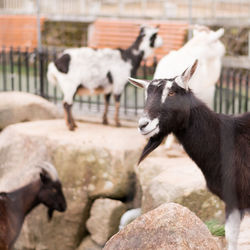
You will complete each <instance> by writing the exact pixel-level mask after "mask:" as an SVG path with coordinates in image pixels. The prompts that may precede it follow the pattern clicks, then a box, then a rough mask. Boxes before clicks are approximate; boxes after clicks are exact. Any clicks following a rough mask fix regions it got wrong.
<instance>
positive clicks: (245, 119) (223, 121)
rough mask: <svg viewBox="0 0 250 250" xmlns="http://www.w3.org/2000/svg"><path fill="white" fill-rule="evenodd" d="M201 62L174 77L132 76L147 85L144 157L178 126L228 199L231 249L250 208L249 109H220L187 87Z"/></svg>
mask: <svg viewBox="0 0 250 250" xmlns="http://www.w3.org/2000/svg"><path fill="white" fill-rule="evenodd" d="M197 63H198V62H197V61H196V62H195V63H194V64H193V66H192V67H190V68H188V69H187V70H186V71H185V72H183V74H182V75H181V76H177V77H175V78H173V79H160V80H153V81H151V82H148V81H143V80H136V79H131V78H130V82H131V83H133V84H134V85H136V86H139V87H144V88H145V89H146V91H147V100H146V104H145V108H144V114H143V116H142V117H141V118H140V120H139V129H140V132H141V134H143V135H144V136H146V137H148V138H149V141H148V143H147V145H146V146H145V148H144V150H143V152H142V155H141V158H140V160H139V162H140V161H142V160H143V159H144V158H145V157H146V156H147V155H148V154H149V153H150V152H152V151H153V150H154V149H155V148H157V147H158V146H159V145H160V144H161V142H162V141H163V139H164V138H165V137H166V136H167V135H168V134H169V133H171V132H173V133H174V135H175V136H176V137H177V138H178V140H179V141H180V143H181V144H182V145H183V147H184V149H185V150H186V152H187V153H188V155H189V156H190V157H191V158H192V159H193V160H194V162H195V163H196V164H197V165H198V167H199V168H200V169H201V171H202V173H203V174H204V176H205V179H206V182H207V186H208V188H209V189H210V191H211V192H213V193H214V194H216V195H217V196H219V197H220V198H221V199H222V200H223V201H224V202H225V204H226V226H225V231H226V238H227V241H228V247H229V248H228V249H230V250H235V249H237V239H238V234H239V226H240V222H241V219H242V216H243V214H244V212H245V211H246V210H247V209H249V208H250V113H246V114H244V115H241V116H227V115H223V114H216V113H215V112H213V111H211V110H210V109H209V108H208V107H207V106H206V105H205V104H204V103H202V102H201V101H200V100H199V99H197V98H196V97H195V96H194V95H193V93H192V91H191V90H190V89H189V88H188V82H189V80H190V78H191V77H192V75H193V74H194V72H195V70H196V67H197Z"/></svg>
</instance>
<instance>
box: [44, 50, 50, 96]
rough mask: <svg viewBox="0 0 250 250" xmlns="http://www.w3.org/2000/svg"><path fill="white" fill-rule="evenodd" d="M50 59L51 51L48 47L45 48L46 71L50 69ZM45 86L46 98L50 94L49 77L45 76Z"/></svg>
mask: <svg viewBox="0 0 250 250" xmlns="http://www.w3.org/2000/svg"><path fill="white" fill-rule="evenodd" d="M48 61H49V51H48V48H46V50H45V58H44V66H45V67H44V73H45V71H46V70H47V69H48ZM45 88H46V98H48V99H49V98H50V94H49V84H48V78H47V77H45Z"/></svg>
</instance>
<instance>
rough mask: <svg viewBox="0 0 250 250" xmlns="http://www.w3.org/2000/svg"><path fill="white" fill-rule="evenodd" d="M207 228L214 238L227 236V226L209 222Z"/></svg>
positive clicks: (213, 221) (214, 221)
mask: <svg viewBox="0 0 250 250" xmlns="http://www.w3.org/2000/svg"><path fill="white" fill-rule="evenodd" d="M205 224H206V226H207V227H208V229H209V231H210V232H211V234H212V235H214V236H225V226H224V225H221V224H220V223H219V222H218V221H216V220H209V221H207V222H205Z"/></svg>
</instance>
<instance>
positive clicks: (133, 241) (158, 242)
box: [104, 203, 220, 250]
mask: <svg viewBox="0 0 250 250" xmlns="http://www.w3.org/2000/svg"><path fill="white" fill-rule="evenodd" d="M117 249H122V250H131V249H135V250H136V249H138V250H139V249H143V250H162V249H164V250H173V249H178V250H186V249H190V250H193V249H196V250H204V249H206V250H217V249H218V250H219V249H220V248H219V246H218V244H217V240H216V239H214V237H213V236H212V235H211V234H210V232H209V231H208V229H207V227H206V226H205V224H203V222H202V221H201V220H200V219H199V218H198V217H197V216H195V214H194V213H192V212H191V211H190V210H189V209H187V208H185V207H182V206H181V205H178V204H175V203H165V204H163V205H161V206H159V207H158V208H156V209H154V210H151V211H150V212H148V213H145V214H143V215H142V216H140V217H139V218H137V219H136V220H134V221H133V222H132V223H130V224H128V225H127V226H126V227H125V228H124V229H123V230H121V231H119V233H117V234H115V235H114V236H113V237H112V238H111V239H110V240H109V241H108V242H107V243H106V245H105V247H104V250H117Z"/></svg>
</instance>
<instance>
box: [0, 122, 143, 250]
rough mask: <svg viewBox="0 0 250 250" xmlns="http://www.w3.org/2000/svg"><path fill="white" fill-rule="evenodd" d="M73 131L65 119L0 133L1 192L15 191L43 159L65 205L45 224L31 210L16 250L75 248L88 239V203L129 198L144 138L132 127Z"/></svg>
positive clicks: (40, 212) (88, 126) (83, 126)
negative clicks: (54, 172)
mask: <svg viewBox="0 0 250 250" xmlns="http://www.w3.org/2000/svg"><path fill="white" fill-rule="evenodd" d="M78 126H79V127H78V129H77V130H76V131H75V132H71V131H68V130H67V128H66V126H65V122H64V120H51V121H35V122H27V123H19V124H15V125H10V126H8V127H7V128H5V129H4V130H3V132H2V133H1V134H0V190H6V191H8V190H11V189H14V188H16V187H20V186H21V185H22V182H23V180H24V179H25V178H24V173H27V172H28V171H26V170H27V169H29V168H32V167H33V166H34V164H35V163H37V162H38V161H41V160H47V161H51V162H52V163H53V164H54V165H55V167H56V168H57V170H58V173H59V177H60V179H61V181H62V184H63V187H64V192H65V194H66V197H67V202H68V210H67V212H66V213H64V214H59V213H56V214H55V219H53V220H52V222H51V223H49V224H48V223H47V220H46V210H45V209H44V208H43V207H41V208H39V209H38V210H34V211H33V212H32V214H30V215H29V216H28V218H27V219H26V222H25V225H24V228H26V232H24V234H22V235H21V236H20V238H19V242H18V243H17V245H18V246H21V247H20V248H19V249H25V248H28V246H29V245H36V249H39V248H38V246H39V244H40V243H41V244H40V245H41V248H42V249H51V250H52V249H53V250H54V249H60V250H71V249H74V248H75V247H76V246H78V245H79V244H80V242H81V240H82V238H83V237H84V236H85V235H86V234H87V232H86V226H85V223H86V220H87V218H88V214H89V209H90V208H89V206H90V201H91V200H93V199H95V198H96V197H99V196H103V197H111V198H116V199H119V198H123V199H126V197H127V196H128V195H130V192H131V182H132V181H134V180H131V176H133V174H132V173H133V171H134V170H133V169H134V165H135V163H136V161H137V159H138V156H139V153H140V151H141V148H142V146H143V144H144V140H143V138H141V136H140V135H138V133H137V131H136V129H134V128H114V127H109V126H102V125H99V124H89V123H78ZM131 138H133V140H131ZM7 176H8V177H9V178H10V179H8V178H7ZM8 180H9V181H8ZM40 215H41V216H40ZM41 228H43V229H44V230H41ZM23 235H25V236H23ZM26 239H27V240H26ZM39 242H40V243H39ZM38 243H39V244H38Z"/></svg>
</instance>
